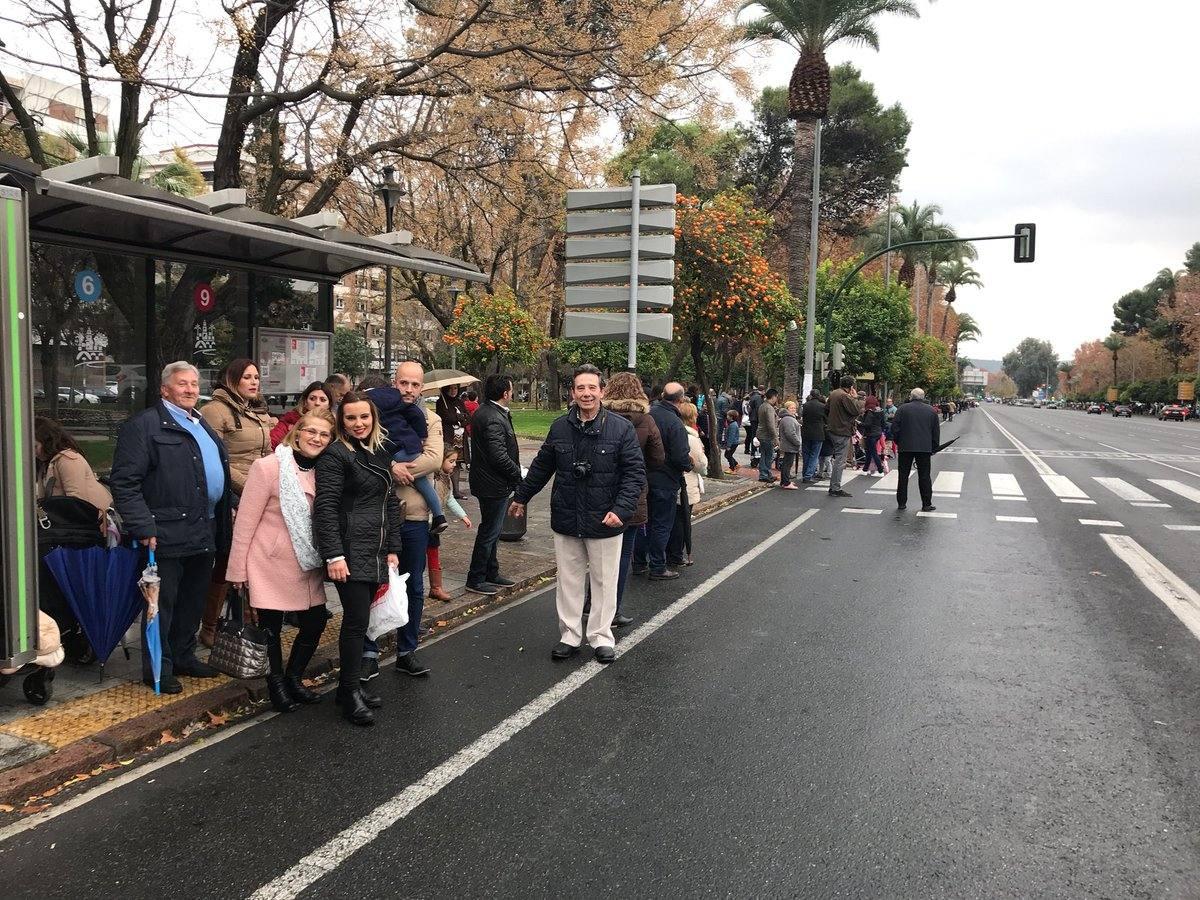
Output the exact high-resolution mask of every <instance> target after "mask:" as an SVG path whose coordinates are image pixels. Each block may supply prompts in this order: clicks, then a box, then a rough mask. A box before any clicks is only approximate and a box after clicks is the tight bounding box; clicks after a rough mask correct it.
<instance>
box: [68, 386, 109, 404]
mask: <svg viewBox="0 0 1200 900" xmlns="http://www.w3.org/2000/svg"><path fill="white" fill-rule="evenodd" d="M58 402H59V403H99V402H100V398H99V397H97V396H96V395H95V394H93V393H91V392H90V391H81V390H79V389H78V388H73V387H60V388H59V389H58Z"/></svg>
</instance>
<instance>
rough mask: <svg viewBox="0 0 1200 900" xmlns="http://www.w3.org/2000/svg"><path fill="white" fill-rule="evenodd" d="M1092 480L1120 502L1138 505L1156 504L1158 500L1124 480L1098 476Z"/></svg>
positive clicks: (1094, 476)
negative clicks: (1120, 500) (1110, 492)
mask: <svg viewBox="0 0 1200 900" xmlns="http://www.w3.org/2000/svg"><path fill="white" fill-rule="evenodd" d="M1092 480H1094V481H1095V482H1096V483H1097V484H1099V485H1100V486H1101V487H1103V488H1107V489H1108V490H1110V491H1112V492H1113V493H1114V494H1116V495H1117V496H1118V497H1120V498H1121V499H1122V500H1128V501H1129V502H1131V503H1133V502H1138V503H1157V502H1158V498H1157V497H1155V496H1154V495H1153V494H1147V493H1146V492H1145V491H1143V490H1142V489H1141V488H1140V487H1134V486H1133V485H1132V484H1130V483H1129V482H1128V481H1126V480H1125V479H1124V478H1101V477H1099V476H1098V475H1093V476H1092Z"/></svg>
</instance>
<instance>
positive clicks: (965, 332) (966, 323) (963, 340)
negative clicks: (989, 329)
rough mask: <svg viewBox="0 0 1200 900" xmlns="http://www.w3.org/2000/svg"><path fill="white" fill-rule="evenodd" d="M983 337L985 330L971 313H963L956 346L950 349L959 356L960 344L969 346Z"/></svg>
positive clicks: (959, 320) (960, 316) (960, 318)
mask: <svg viewBox="0 0 1200 900" xmlns="http://www.w3.org/2000/svg"><path fill="white" fill-rule="evenodd" d="M982 336H983V329H981V328H980V327H979V323H978V322H976V321H975V318H974V317H973V316H972V315H971V314H970V313H961V314H959V317H958V333H957V334H955V335H954V346H953V347H951V348H950V352H951V353H952V354H953V355H954V356H958V345H959V344H969V343H971V342H972V341H977V340H979V338H980V337H982Z"/></svg>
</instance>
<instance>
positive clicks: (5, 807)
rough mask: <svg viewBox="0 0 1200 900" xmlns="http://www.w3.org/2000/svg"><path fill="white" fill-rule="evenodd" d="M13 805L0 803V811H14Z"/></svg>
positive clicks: (15, 809)
mask: <svg viewBox="0 0 1200 900" xmlns="http://www.w3.org/2000/svg"><path fill="white" fill-rule="evenodd" d="M16 811H17V808H16V807H15V806H9V805H8V804H7V803H0V813H7V812H16Z"/></svg>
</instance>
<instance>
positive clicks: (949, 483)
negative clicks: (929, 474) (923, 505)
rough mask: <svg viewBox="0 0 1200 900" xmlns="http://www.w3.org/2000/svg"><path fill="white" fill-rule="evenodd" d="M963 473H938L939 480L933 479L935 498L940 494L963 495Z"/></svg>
mask: <svg viewBox="0 0 1200 900" xmlns="http://www.w3.org/2000/svg"><path fill="white" fill-rule="evenodd" d="M962 483H963V473H962V472H952V471H945V472H938V474H937V478H935V479H933V492H934V496H937V495H938V493H942V494H954V495H956V496H957V495H958V494H961V493H962Z"/></svg>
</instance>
